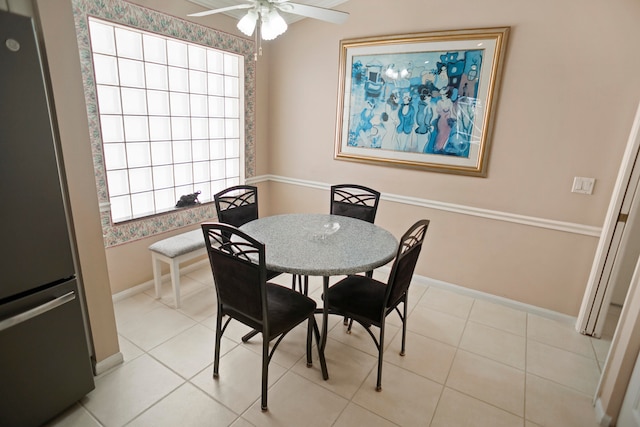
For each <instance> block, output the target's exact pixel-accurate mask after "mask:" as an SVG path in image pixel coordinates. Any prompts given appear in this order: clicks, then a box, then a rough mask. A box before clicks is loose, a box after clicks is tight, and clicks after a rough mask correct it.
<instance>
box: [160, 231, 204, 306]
mask: <svg viewBox="0 0 640 427" xmlns="http://www.w3.org/2000/svg"><path fill="white" fill-rule="evenodd" d="M149 250H150V251H151V263H152V267H153V283H154V286H155V288H156V298H160V287H161V285H162V270H161V264H160V263H161V262H166V263H167V264H169V274H170V276H171V287H172V288H173V294H174V296H175V308H180V263H183V262H185V261H189V260H192V259H194V258H197V257H199V256H202V255H205V254H206V253H207V249H206V248H205V246H204V237H203V234H202V230H200V229H197V230H193V231H187V232H186V233H182V234H178V235H176V236H173V237H169V238H166V239H163V240H158V241H157V242H155V243H154V244H152V245H150V246H149Z"/></svg>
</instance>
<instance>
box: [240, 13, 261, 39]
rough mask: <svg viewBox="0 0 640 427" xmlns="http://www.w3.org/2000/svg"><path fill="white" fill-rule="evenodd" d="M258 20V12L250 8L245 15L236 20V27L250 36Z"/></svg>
mask: <svg viewBox="0 0 640 427" xmlns="http://www.w3.org/2000/svg"><path fill="white" fill-rule="evenodd" d="M257 21H258V14H257V13H256V12H255V11H254V10H250V11H249V12H247V14H246V15H244V16H243V17H242V19H240V21H238V25H237V27H238V29H239V30H240V31H242V33H243V34H246V35H247V36H251V35H252V34H253V32H254V31H255V29H256V22H257Z"/></svg>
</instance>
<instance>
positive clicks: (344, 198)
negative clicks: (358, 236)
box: [330, 184, 380, 224]
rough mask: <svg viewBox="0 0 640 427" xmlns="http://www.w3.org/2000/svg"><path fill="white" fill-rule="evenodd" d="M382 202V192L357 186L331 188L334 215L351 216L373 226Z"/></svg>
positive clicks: (343, 185)
mask: <svg viewBox="0 0 640 427" xmlns="http://www.w3.org/2000/svg"><path fill="white" fill-rule="evenodd" d="M379 202H380V192H378V191H376V190H373V189H371V188H368V187H365V186H362V185H357V184H339V185H332V186H331V210H330V213H331V214H332V215H342V216H349V217H351V218H358V219H361V220H363V221H367V222H370V223H372V224H373V222H374V221H375V219H376V213H377V211H378V203H379Z"/></svg>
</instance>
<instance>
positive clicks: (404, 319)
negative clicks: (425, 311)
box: [400, 295, 407, 356]
mask: <svg viewBox="0 0 640 427" xmlns="http://www.w3.org/2000/svg"><path fill="white" fill-rule="evenodd" d="M403 305H404V309H403V312H404V315H403V316H402V346H401V347H400V356H404V345H405V342H406V340H407V296H406V295H405V296H404V303H403Z"/></svg>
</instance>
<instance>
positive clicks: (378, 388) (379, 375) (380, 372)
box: [376, 319, 385, 391]
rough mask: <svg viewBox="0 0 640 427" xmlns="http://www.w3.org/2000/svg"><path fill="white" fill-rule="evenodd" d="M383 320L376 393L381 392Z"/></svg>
mask: <svg viewBox="0 0 640 427" xmlns="http://www.w3.org/2000/svg"><path fill="white" fill-rule="evenodd" d="M384 323H385V322H384V319H383V320H382V324H381V325H380V342H379V345H378V379H377V381H376V391H382V354H383V353H384Z"/></svg>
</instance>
